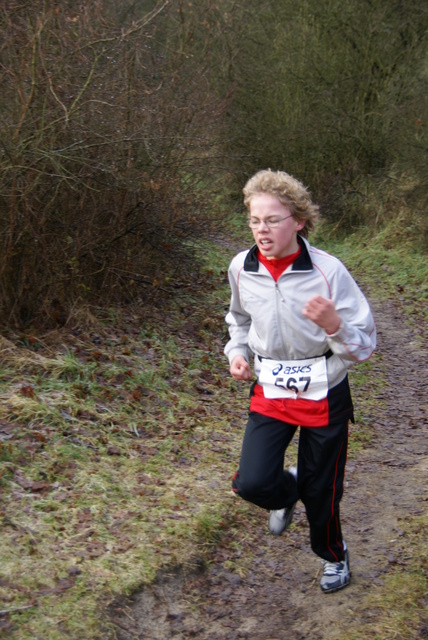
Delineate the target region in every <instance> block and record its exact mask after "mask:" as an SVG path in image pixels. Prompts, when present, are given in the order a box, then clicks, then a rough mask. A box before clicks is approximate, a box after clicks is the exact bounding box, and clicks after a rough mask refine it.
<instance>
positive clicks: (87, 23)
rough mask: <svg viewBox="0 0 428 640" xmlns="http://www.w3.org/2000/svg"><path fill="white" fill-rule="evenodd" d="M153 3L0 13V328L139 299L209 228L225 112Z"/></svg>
mask: <svg viewBox="0 0 428 640" xmlns="http://www.w3.org/2000/svg"><path fill="white" fill-rule="evenodd" d="M153 5H154V3H150V2H147V1H146V2H144V1H140V2H121V3H115V2H112V1H111V0H99V1H98V2H94V3H85V4H83V5H82V4H80V5H76V4H75V3H73V2H64V3H60V4H58V3H57V2H56V1H54V0H52V1H50V0H48V1H43V2H41V1H40V2H35V3H32V4H31V6H30V5H29V4H28V3H22V4H20V3H19V2H8V3H6V4H5V5H3V8H2V9H1V13H0V15H1V20H2V23H1V30H2V36H3V44H2V60H3V65H4V66H3V87H4V90H3V91H2V96H1V98H0V110H1V133H0V148H1V165H2V166H1V169H2V171H1V177H0V244H1V258H0V278H1V280H0V301H1V302H0V315H1V317H2V320H3V321H4V320H9V321H13V322H16V323H22V322H26V321H28V320H30V319H32V318H34V317H35V315H38V316H39V317H43V316H47V317H48V318H49V317H54V316H55V317H58V315H59V312H58V310H59V309H60V310H61V316H62V319H64V317H67V314H68V311H69V309H70V308H71V306H72V305H73V304H74V303H76V302H77V303H81V301H82V300H88V301H91V302H95V303H101V302H102V303H104V304H105V303H108V302H122V301H123V300H129V299H133V298H134V297H135V296H137V295H141V294H143V295H144V296H145V297H147V296H148V295H149V296H151V297H152V296H153V294H154V292H155V291H156V288H157V287H158V286H159V283H162V282H164V280H165V279H166V278H168V277H170V276H171V275H173V274H174V273H175V271H177V270H178V268H177V254H180V255H181V254H182V253H183V239H186V238H187V237H188V236H190V235H196V236H198V235H200V234H201V233H202V232H204V231H206V229H207V228H208V227H209V224H210V223H211V221H212V220H213V203H212V201H210V198H209V195H210V194H211V193H213V192H214V185H215V175H216V173H217V174H218V171H217V172H216V173H215V172H214V169H215V164H216V162H217V160H215V158H216V157H218V155H219V154H218V142H217V141H218V139H220V138H221V136H220V129H219V116H220V114H221V112H222V110H223V109H224V105H225V103H224V101H221V100H219V99H218V98H217V97H216V96H215V95H214V93H213V92H212V91H211V89H210V86H209V83H208V80H207V77H206V60H205V59H204V56H201V57H199V58H198V59H197V60H195V58H194V57H192V56H191V55H190V53H191V44H189V33H188V22H187V21H186V19H185V17H184V16H183V15H181V13H180V7H179V5H177V6H174V7H172V6H169V5H170V3H169V2H168V1H164V2H161V3H159V4H157V5H156V6H153ZM213 173H214V175H213ZM208 176H209V179H210V182H209V183H208ZM202 184H203V185H204V189H203V190H202V188H201V185H202ZM168 258H170V259H168ZM180 265H181V266H182V259H181V260H180ZM64 314H65V316H64Z"/></svg>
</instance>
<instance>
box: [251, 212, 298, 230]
mask: <svg viewBox="0 0 428 640" xmlns="http://www.w3.org/2000/svg"><path fill="white" fill-rule="evenodd" d="M292 217H293V216H292V215H290V216H286V217H285V218H266V219H265V220H259V219H258V218H249V219H248V226H249V227H251V229H258V227H260V225H261V224H265V225H266V226H267V228H268V229H275V227H279V225H280V223H281V222H283V220H288V218H292Z"/></svg>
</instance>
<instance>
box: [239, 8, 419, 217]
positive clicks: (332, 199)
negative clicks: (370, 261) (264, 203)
mask: <svg viewBox="0 0 428 640" xmlns="http://www.w3.org/2000/svg"><path fill="white" fill-rule="evenodd" d="M247 12H248V14H247V19H246V21H245V25H246V32H245V37H244V38H243V39H242V43H241V48H240V52H239V56H236V58H235V62H234V73H235V77H236V82H237V85H238V87H239V89H238V91H237V92H236V94H235V102H234V105H233V107H232V124H231V132H232V134H231V135H230V136H229V139H230V140H231V144H232V146H233V148H234V149H235V150H236V149H238V148H239V149H240V151H241V153H242V155H243V156H244V157H245V159H246V160H245V161H244V163H243V165H242V168H243V174H244V175H245V174H248V173H251V172H252V171H254V170H257V169H258V168H260V167H272V168H283V169H286V170H288V171H290V172H292V173H294V174H295V175H296V176H298V177H300V178H301V179H303V180H304V181H305V182H307V183H308V184H310V185H311V188H312V189H313V190H314V191H315V192H316V195H317V197H318V198H320V199H321V201H323V203H324V204H325V205H328V208H329V209H330V211H331V214H332V215H336V216H337V215H342V214H343V210H344V209H347V208H348V207H349V202H350V201H349V196H350V195H353V194H355V193H356V192H358V191H359V190H360V188H361V185H360V183H361V178H362V177H364V179H366V178H367V176H370V177H372V178H373V179H382V180H383V179H384V178H385V177H386V176H387V175H388V174H389V173H390V172H391V171H392V172H393V174H394V176H396V175H397V173H398V174H400V175H401V174H402V173H403V172H407V173H408V172H410V173H411V174H412V180H411V181H412V182H413V183H414V184H415V185H421V181H422V183H423V186H422V188H425V189H426V150H427V136H426V112H427V102H426V95H427V91H426V90H427V81H428V68H427V57H426V53H427V49H426V45H427V38H426V34H427V26H428V10H427V7H426V6H425V5H424V4H423V3H418V2H415V1H413V2H406V3H403V2H401V0H394V1H391V0H362V1H358V2H355V1H354V0H347V1H346V2H343V1H340V2H339V0H321V1H317V2H315V1H314V0H305V1H304V2H299V3H296V2H293V1H292V0H284V1H283V2H281V3H277V2H271V1H268V2H264V3H256V2H249V3H247ZM251 16H254V19H252V17H251ZM243 177H244V176H241V177H240V180H242V179H243ZM359 205H360V206H359V209H360V211H361V202H360V203H359ZM348 213H349V211H348ZM348 222H352V218H348Z"/></svg>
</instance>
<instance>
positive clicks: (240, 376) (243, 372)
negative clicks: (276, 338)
mask: <svg viewBox="0 0 428 640" xmlns="http://www.w3.org/2000/svg"><path fill="white" fill-rule="evenodd" d="M230 375H231V376H232V378H234V379H235V380H251V378H252V377H253V374H252V372H251V367H250V365H249V364H248V362H247V361H246V360H245V358H244V357H243V356H235V357H234V358H233V360H232V364H231V365H230Z"/></svg>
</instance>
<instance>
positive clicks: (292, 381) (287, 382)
mask: <svg viewBox="0 0 428 640" xmlns="http://www.w3.org/2000/svg"><path fill="white" fill-rule="evenodd" d="M299 383H300V384H299ZM302 383H303V384H302ZM298 384H299V387H300V388H299V387H298V386H297V385H298ZM310 384H311V376H300V377H299V380H297V379H296V378H277V379H276V380H275V386H276V387H283V388H284V389H289V390H290V391H294V392H295V393H305V391H307V390H308V388H309V385H310ZM302 387H303V388H302Z"/></svg>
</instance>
